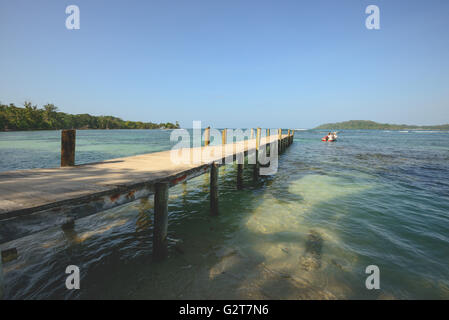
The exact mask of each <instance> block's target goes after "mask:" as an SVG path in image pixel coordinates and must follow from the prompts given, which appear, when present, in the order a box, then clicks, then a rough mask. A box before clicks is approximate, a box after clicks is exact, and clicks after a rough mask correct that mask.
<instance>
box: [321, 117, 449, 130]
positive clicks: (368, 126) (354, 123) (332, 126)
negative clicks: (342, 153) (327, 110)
mask: <svg viewBox="0 0 449 320" xmlns="http://www.w3.org/2000/svg"><path fill="white" fill-rule="evenodd" d="M314 129H319V130H331V131H332V130H409V131H416V130H422V131H431V130H436V131H443V130H449V124H443V125H435V126H417V125H407V124H389V123H378V122H374V121H369V120H350V121H344V122H336V123H326V124H322V125H320V126H318V127H315V128H314Z"/></svg>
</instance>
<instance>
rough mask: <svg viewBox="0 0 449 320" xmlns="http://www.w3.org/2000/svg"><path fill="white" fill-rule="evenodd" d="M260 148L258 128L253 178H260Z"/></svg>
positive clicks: (258, 129) (258, 131)
mask: <svg viewBox="0 0 449 320" xmlns="http://www.w3.org/2000/svg"><path fill="white" fill-rule="evenodd" d="M259 147H260V128H257V135H256V163H255V164H254V169H253V170H254V171H253V178H254V179H255V180H256V179H257V178H259Z"/></svg>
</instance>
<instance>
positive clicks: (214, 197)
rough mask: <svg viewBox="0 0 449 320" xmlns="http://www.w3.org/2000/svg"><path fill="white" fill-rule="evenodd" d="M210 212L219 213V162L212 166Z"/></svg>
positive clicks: (214, 214)
mask: <svg viewBox="0 0 449 320" xmlns="http://www.w3.org/2000/svg"><path fill="white" fill-rule="evenodd" d="M210 213H211V215H213V216H216V215H218V164H216V163H215V162H214V163H212V164H211V166H210Z"/></svg>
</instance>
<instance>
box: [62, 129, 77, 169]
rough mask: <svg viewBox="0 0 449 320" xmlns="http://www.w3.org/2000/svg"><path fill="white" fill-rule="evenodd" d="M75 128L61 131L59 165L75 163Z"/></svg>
mask: <svg viewBox="0 0 449 320" xmlns="http://www.w3.org/2000/svg"><path fill="white" fill-rule="evenodd" d="M75 141H76V130H74V129H70V130H62V132H61V167H72V166H74V165H75Z"/></svg>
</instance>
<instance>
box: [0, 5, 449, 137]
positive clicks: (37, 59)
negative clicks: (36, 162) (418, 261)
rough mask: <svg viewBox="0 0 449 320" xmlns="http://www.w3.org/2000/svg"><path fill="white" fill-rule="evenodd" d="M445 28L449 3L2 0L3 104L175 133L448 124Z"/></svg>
mask: <svg viewBox="0 0 449 320" xmlns="http://www.w3.org/2000/svg"><path fill="white" fill-rule="evenodd" d="M71 4H75V5H78V6H79V8H80V12H81V29H80V30H67V29H66V27H65V20H66V17H67V15H66V13H65V8H66V6H68V5H71ZM370 4H375V5H377V6H379V8H380V19H381V20H380V24H381V29H380V30H368V29H366V28H365V19H366V17H367V15H366V14H365V8H366V7H367V6H368V5H370ZM448 31H449V1H445V0H429V1H424V0H423V1H400V0H394V1H392V0H389V1H383V0H371V1H363V0H339V1H334V0H328V1H322V0H315V1H312V0H308V1H300V0H292V1H282V0H277V1H274V0H273V1H264V0H257V1H253V0H238V1H237V0H226V1H224V0H222V1H216V0H208V1H198V0H189V1H186V0H183V1H177V0H176V1H174V0H161V1H136V0H134V1H132V0H128V1H123V0H120V1H101V0H95V1H92V0H89V1H84V0H70V1H62V0H57V1H56V0H54V1H41V0H39V1H22V0H14V1H12V0H10V1H7V0H0V45H1V50H0V101H1V102H2V103H10V102H13V103H15V104H17V105H22V104H23V102H24V101H25V100H31V101H32V102H33V103H35V104H38V105H39V106H41V105H43V104H45V103H54V104H55V105H57V106H58V107H59V108H60V110H61V111H64V112H69V113H90V114H94V115H114V116H119V117H121V118H123V119H126V120H141V121H153V122H161V121H164V122H165V121H175V120H179V121H180V123H181V125H182V126H185V127H191V126H192V120H201V121H203V124H204V125H211V126H214V127H254V126H262V127H292V128H310V127H314V126H316V125H319V124H321V123H325V122H336V121H344V120H351V119H365V120H374V121H379V122H389V123H408V124H441V123H449V37H448V35H447V33H448Z"/></svg>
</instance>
